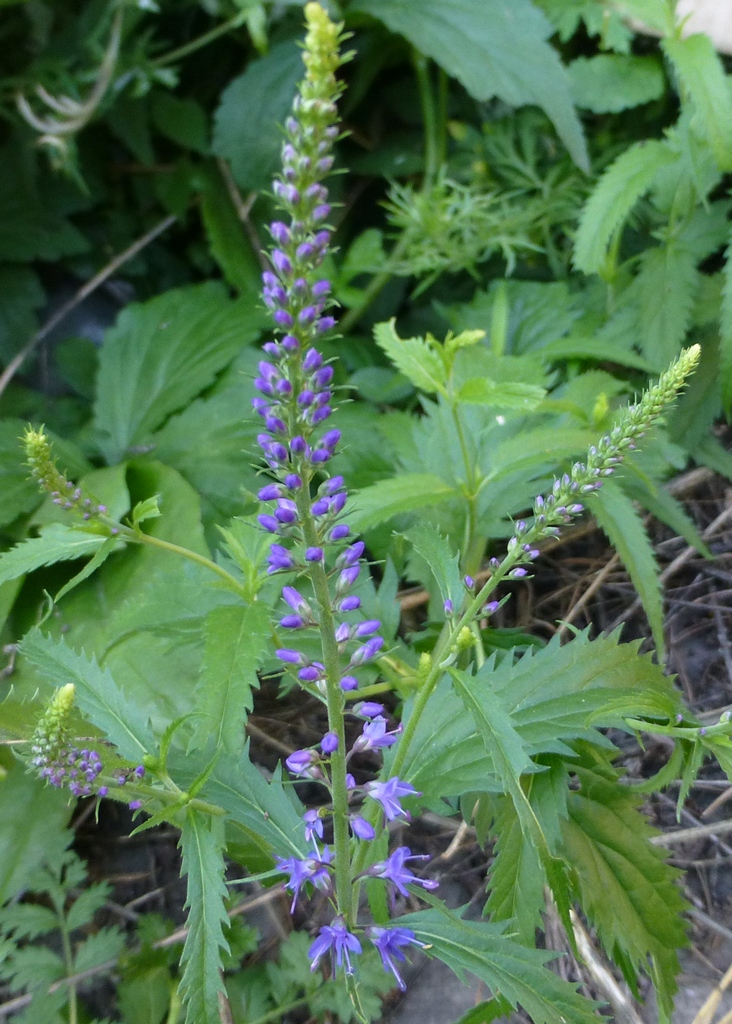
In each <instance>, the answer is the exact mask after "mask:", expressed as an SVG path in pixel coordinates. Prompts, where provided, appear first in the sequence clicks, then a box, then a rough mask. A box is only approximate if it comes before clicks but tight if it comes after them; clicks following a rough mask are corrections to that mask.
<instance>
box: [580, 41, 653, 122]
mask: <svg viewBox="0 0 732 1024" xmlns="http://www.w3.org/2000/svg"><path fill="white" fill-rule="evenodd" d="M567 72H568V74H569V80H570V82H571V83H572V94H573V96H574V101H575V103H576V104H577V106H578V107H580V108H581V109H582V110H591V111H592V112H593V114H615V113H618V112H619V111H621V110H627V109H628V108H629V107H638V106H640V105H641V104H642V103H650V101H651V100H657V99H659V97H661V96H662V95H663V92H664V89H665V87H666V80H665V78H664V74H663V68H662V67H661V65H660V63H659V62H658V60H657V59H655V58H654V57H629V56H625V55H623V54H615V53H600V54H598V55H597V56H596V57H578V58H577V59H576V60H573V61H572V62H571V64H570V65H569V66H568V68H567Z"/></svg>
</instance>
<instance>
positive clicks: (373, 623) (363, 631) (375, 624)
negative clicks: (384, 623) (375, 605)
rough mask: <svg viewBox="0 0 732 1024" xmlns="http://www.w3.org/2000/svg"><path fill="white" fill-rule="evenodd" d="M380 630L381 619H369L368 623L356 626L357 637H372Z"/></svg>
mask: <svg viewBox="0 0 732 1024" xmlns="http://www.w3.org/2000/svg"><path fill="white" fill-rule="evenodd" d="M378 629H381V622H380V621H379V619H367V620H366V622H361V623H359V624H358V626H356V636H358V637H361V636H370V635H371V634H372V633H375V632H376V631H377V630H378Z"/></svg>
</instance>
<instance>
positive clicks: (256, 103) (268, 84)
mask: <svg viewBox="0 0 732 1024" xmlns="http://www.w3.org/2000/svg"><path fill="white" fill-rule="evenodd" d="M302 75H303V65H302V57H301V51H300V49H299V48H298V47H297V46H296V44H295V43H294V42H293V41H292V40H287V41H286V42H282V43H278V44H277V45H276V46H273V47H272V49H271V50H270V51H269V53H268V54H267V56H266V57H261V58H259V59H258V60H254V61H252V62H251V63H250V64H249V66H248V67H247V69H246V71H245V72H244V74H243V75H240V76H239V77H238V78H234V79H233V80H232V81H231V82H230V83H229V85H228V86H227V87H226V89H225V90H224V92H223V94H222V96H221V102H220V104H219V107H218V109H217V111H216V114H215V115H214V117H215V123H214V137H213V146H212V148H213V151H214V153H215V154H216V155H217V156H221V157H224V159H225V160H228V161H229V163H230V164H231V172H232V174H233V175H234V178H235V179H236V183H237V184H238V185H239V186H240V188H243V189H245V190H246V191H247V192H248V191H250V190H252V189H257V190H258V189H263V188H269V186H270V184H271V181H272V175H273V174H274V173H275V171H276V170H277V168H278V167H279V162H280V150H281V148H282V142H283V135H282V131H281V128H280V125H283V124H284V123H285V118H286V117H287V115H288V114H289V113H290V110H291V108H292V100H293V97H294V95H295V91H296V89H297V85H298V83H299V81H300V79H301V78H302Z"/></svg>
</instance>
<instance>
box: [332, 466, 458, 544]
mask: <svg viewBox="0 0 732 1024" xmlns="http://www.w3.org/2000/svg"><path fill="white" fill-rule="evenodd" d="M456 496H457V491H455V490H454V489H453V488H452V487H450V486H449V484H446V483H445V481H444V480H441V479H440V477H439V476H434V475H433V474H432V473H404V474H403V475H401V476H398V477H393V478H392V479H390V480H380V481H379V482H378V483H376V484H373V485H372V486H371V487H364V488H363V490H361V491H359V492H358V495H357V497H356V500H355V501H354V511H353V512H352V513H351V515H350V522H351V523H352V524H353V528H354V529H355V530H356V531H357V532H359V533H362V532H364V531H365V530H370V529H372V528H373V527H374V526H378V525H379V523H384V522H386V521H387V519H392V518H393V517H394V516H397V515H399V514H400V513H402V512H413V511H414V510H415V509H420V508H425V507H427V506H431V505H435V504H437V503H438V502H441V501H447V500H448V499H449V498H455V497H456Z"/></svg>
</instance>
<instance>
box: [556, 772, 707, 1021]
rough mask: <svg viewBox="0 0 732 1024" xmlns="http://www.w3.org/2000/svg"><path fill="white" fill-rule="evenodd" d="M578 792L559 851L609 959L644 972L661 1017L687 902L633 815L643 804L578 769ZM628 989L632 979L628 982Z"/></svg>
mask: <svg viewBox="0 0 732 1024" xmlns="http://www.w3.org/2000/svg"><path fill="white" fill-rule="evenodd" d="M573 770H574V772H575V774H576V776H577V779H578V781H579V783H580V789H579V790H578V791H575V792H570V794H569V798H568V810H569V819H568V820H567V821H566V822H565V827H564V849H565V852H566V855H567V858H568V859H569V860H570V861H571V863H572V866H573V868H574V872H575V876H576V879H577V888H578V893H577V895H578V896H579V898H580V900H581V903H582V907H583V909H584V911H585V913H586V914H587V916H588V918H589V920H590V921H591V922H592V924H593V926H594V927H595V929H596V930H597V934H598V936H599V938H600V940H601V942H602V944H603V946H604V947H605V949H606V950H607V952H608V955H609V956H610V957H611V958H612V959H613V960H615V962H616V963H619V964H621V965H630V968H631V970H633V971H637V970H640V969H642V970H649V966H648V958H649V957H650V962H651V965H650V970H649V973H650V975H651V978H652V979H653V982H654V985H655V986H656V991H657V994H658V1001H659V1003H660V1005H661V1008H662V1010H663V1012H664V1013H665V1014H669V1013H670V1012H671V1010H672V996H673V994H674V992H675V991H676V987H677V986H676V975H677V974H678V971H679V962H678V957H677V950H678V949H679V948H680V947H681V946H685V945H686V944H687V939H686V929H685V926H684V921H683V918H682V917H681V914H682V913H683V911H684V909H685V907H686V903H685V901H684V899H683V897H682V895H681V891H680V889H679V888H678V886H677V884H676V882H675V880H676V878H677V877H678V876H679V874H680V872H678V871H677V870H676V869H674V868H672V867H669V865H668V864H666V863H665V856H666V854H665V853H664V851H663V850H661V849H659V848H658V847H657V846H652V845H651V844H650V843H649V842H648V840H649V839H650V838H651V836H654V835H658V832H657V831H656V829H653V828H651V827H650V826H649V825H648V823H647V822H646V820H645V819H644V818H643V816H642V815H641V814H640V813H639V811H638V806H639V804H640V799H639V798H638V797H637V796H636V795H635V794H634V793H633V792H632V790H631V788H630V787H629V786H620V785H618V782H617V774H616V773H615V772H614V771H612V769H605V770H604V771H603V770H602V769H599V768H598V767H595V768H592V767H580V766H578V767H576V768H575V769H573ZM629 980H630V981H631V982H632V980H633V979H632V976H631V978H630V979H629Z"/></svg>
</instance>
